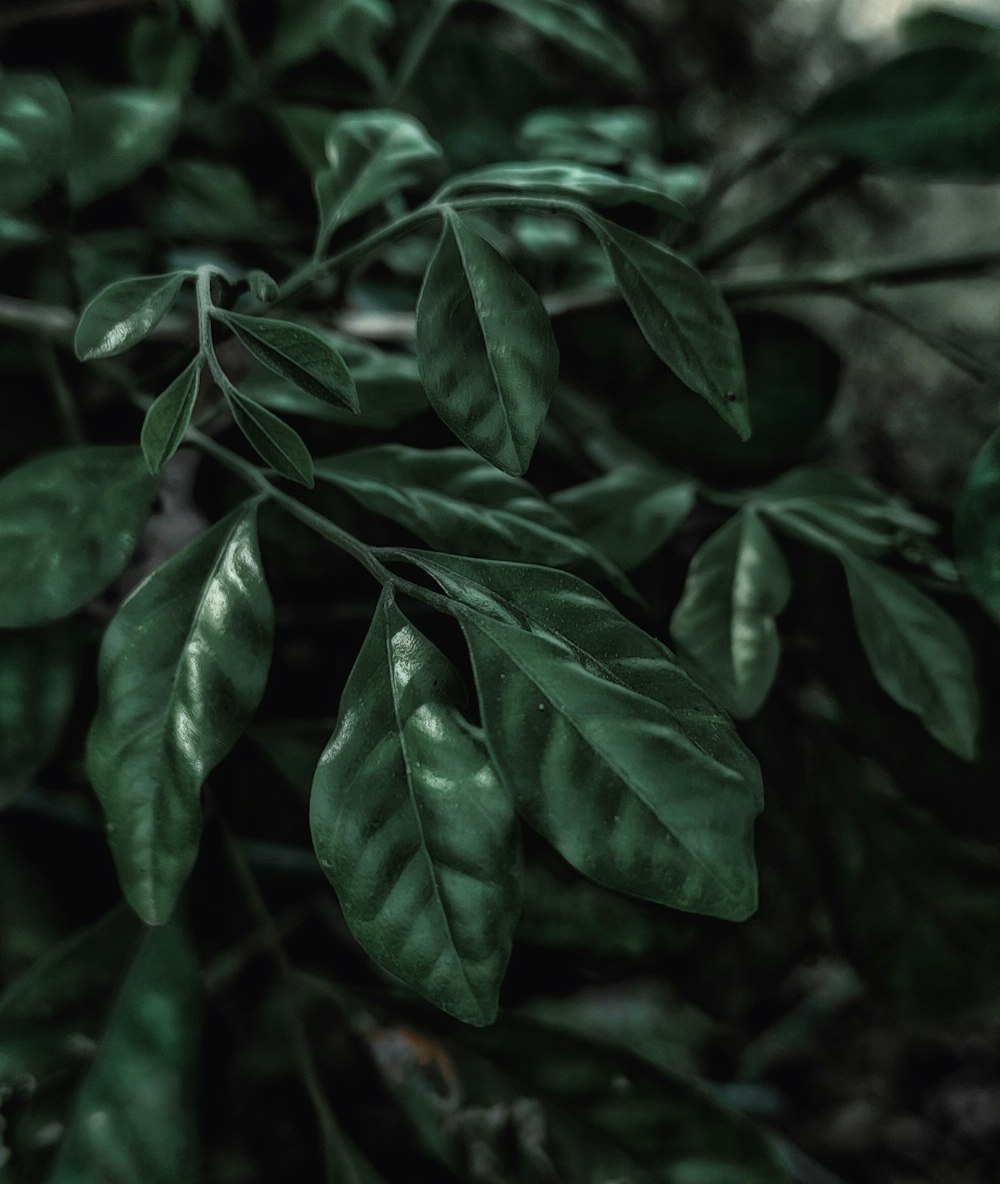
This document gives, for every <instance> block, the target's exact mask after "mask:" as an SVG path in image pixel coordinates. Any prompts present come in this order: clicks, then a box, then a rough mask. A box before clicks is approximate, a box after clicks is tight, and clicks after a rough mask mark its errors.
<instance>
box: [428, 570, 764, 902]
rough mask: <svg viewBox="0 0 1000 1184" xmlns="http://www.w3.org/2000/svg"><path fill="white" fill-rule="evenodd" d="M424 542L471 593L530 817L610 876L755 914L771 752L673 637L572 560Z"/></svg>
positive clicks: (487, 718) (451, 587) (487, 696)
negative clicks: (720, 704)
mask: <svg viewBox="0 0 1000 1184" xmlns="http://www.w3.org/2000/svg"><path fill="white" fill-rule="evenodd" d="M409 556H410V558H411V559H412V561H413V562H415V563H418V564H419V565H420V566H421V567H422V568H423V569H424V570H425V571H427V572H428V573H429V574H430V575H431V576H433V577H434V579H435V580H436V581H437V582H438V583H439V584H440V585H441V587H442V588H443V589H444V590H445V592H447V593H448V595H449V596H450V597H452V598H453V600H455V601H456V602H457V606H456V607H457V612H458V614H459V620H460V622H461V625H462V629H463V630H464V632H465V635H466V638H467V640H468V643H469V649H470V651H471V654H472V663H473V669H474V671H475V676H476V685H477V687H478V691H479V702H480V710H481V713H482V719H483V726H484V728H485V730H486V740H487V744H488V745H489V749H490V753H491V754H492V756H493V759H494V763H495V764H496V766H497V769H498V771H499V772H500V775H501V777H503V779H504V780H505V781H506V783H507V784H508V786H509V787H510V790H511V792H512V793H513V794H514V796H515V798H516V800H517V804H518V808H519V809H520V810H521V812H522V813H523V814H524V816H525V818H527V820H528V821H529V822H530V823H531V825H532V826H534V827H535V829H537V830H538V831H540V832H541V833H542V834H543V835H545V837H546V838H547V839H548V840H549V841H550V842H551V843H552V844H553V846H554V847H556V848H557V850H559V851H560V852H561V853H562V855H563V856H564V857H565V858H566V859H567V861H568V862H569V863H571V864H572V865H573V866H574V867H575V868H577V869H578V870H579V871H581V872H583V873H584V874H585V875H588V876H590V877H591V878H592V879H594V880H597V881H598V883H601V884H605V885H607V886H608V887H611V888H617V889H618V890H620V891H622V892H628V893H630V894H632V895H634V896H640V897H643V898H645V899H648V900H653V901H657V902H658V903H660V904H666V905H670V906H671V907H673V908H678V909H685V910H688V911H692V912H702V913H708V914H710V915H713V916H719V917H725V918H729V919H734V920H736V919H742V918H745V917H747V916H748V915H749V914H750V913H752V912H753V910H754V908H755V906H756V899H757V887H756V874H755V870H754V861H753V843H752V823H753V819H754V817H755V816H756V815H757V813H759V811H760V808H761V789H760V777H759V771H758V769H757V763H756V761H755V759H754V757H753V756H752V755H751V753H750V752H749V751H748V750H747V749H746V748H744V746H743V744H742V743H741V741H740V739H739V737H738V736H737V734H736V732H735V730H734V728H733V726H732V724H731V722H730V720H729V719H728V717H727V716H726V715H725V714H723V712H722V711H720V710H719V708H717V707H716V706H715V705H714V704H713V703H712V701H711V700H710V699H709V698H708V697H707V696H706V695H705V693H704V692H703V691H701V690H700V689H699V688H698V687H697V686H696V685H695V684H694V683H693V682H692V681H691V680H690V678H689V677H688V676H687V675H686V674H685V673H684V671H683V669H682V668H681V667H680V666H679V665H678V663H677V661H676V659H675V658H674V656H673V655H672V654H671V653H670V651H669V650H667V649H666V648H665V647H664V646H662V645H661V644H660V643H659V642H657V641H654V640H653V638H651V637H649V636H648V634H646V633H644V632H643V631H642V630H641V629H639V628H637V627H636V626H635V625H633V624H632V623H631V622H630V621H628V620H627V619H626V618H624V617H622V616H621V615H620V614H619V613H618V612H617V611H616V610H615V609H614V608H613V607H612V605H611V604H610V603H609V602H608V601H607V600H605V599H604V598H603V597H602V596H601V595H600V594H599V593H597V592H596V591H595V590H594V589H593V588H591V587H590V586H589V585H587V584H586V583H584V582H583V581H582V580H579V579H577V578H576V577H575V576H571V575H568V574H567V573H565V572H557V571H553V570H551V569H548V568H543V567H530V566H527V565H523V564H516V563H499V562H490V561H486V560H478V559H465V558H460V557H458V556H454V555H431V554H429V553H426V552H424V553H422V552H409Z"/></svg>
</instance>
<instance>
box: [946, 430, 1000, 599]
mask: <svg viewBox="0 0 1000 1184" xmlns="http://www.w3.org/2000/svg"><path fill="white" fill-rule="evenodd" d="M955 547H956V550H957V552H958V565H959V568H960V570H961V572H962V575H963V576H964V577H965V580H966V583H967V584H968V585H969V587H970V588H971V589H972V592H973V593H974V595H975V596H976V597H977V598H978V600H979V602H980V603H981V604H982V606H983V607H984V608H985V609H986V611H987V612H988V613H990V614H991V615H992V616H993V617H994V619H995V620H997V621H1000V431H997V432H994V433H993V435H992V436H990V438H989V439H988V440H987V441H986V443H985V444H984V445H983V447H982V449H981V451H980V453H979V455H978V456H977V457H976V459H975V461H974V462H973V465H972V468H971V469H970V470H969V475H968V476H967V477H966V479H965V485H964V487H963V489H962V492H961V495H960V496H959V499H958V505H957V506H956V508H955Z"/></svg>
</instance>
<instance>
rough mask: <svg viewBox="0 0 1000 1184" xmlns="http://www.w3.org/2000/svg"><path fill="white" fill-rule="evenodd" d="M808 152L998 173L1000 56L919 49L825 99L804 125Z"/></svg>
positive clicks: (886, 164) (932, 169)
mask: <svg viewBox="0 0 1000 1184" xmlns="http://www.w3.org/2000/svg"><path fill="white" fill-rule="evenodd" d="M794 140H795V142H796V143H797V144H800V145H801V146H802V147H804V148H811V149H814V150H815V151H817V152H825V153H829V154H831V155H835V156H843V157H850V158H855V159H857V160H860V161H863V162H864V163H865V164H868V165H871V166H874V167H875V168H880V169H888V170H893V171H902V172H910V173H918V174H924V175H929V176H941V177H956V178H962V177H968V178H970V179H976V178H982V179H992V178H994V177H996V176H997V175H998V174H1000V57H997V56H995V55H991V54H986V53H981V52H978V51H977V50H974V49H964V48H961V47H959V46H946V47H943V48H934V49H917V50H914V51H913V52H911V53H907V54H904V55H903V56H902V57H898V58H893V59H892V61H889V62H886V63H884V64H883V65H881V66H876V67H875V69H874V70H871V71H870V72H869V73H867V74H863V75H861V76H860V77H858V78H853V79H851V80H850V81H848V82H845V83H844V84H843V85H841V86H839V87H836V88H835V89H833V90H832V91H829V92H827V93H826V94H825V95H823V96H822V97H821V98H820V99H819V101H818V102H817V103H816V104H815V105H814V106H813V107H812V108H811V109H810V110H809V111H807V112H806V114H805V115H804V116H803V117H802V118H801V119H800V120H799V122H798V124H797V126H796V127H795V129H794Z"/></svg>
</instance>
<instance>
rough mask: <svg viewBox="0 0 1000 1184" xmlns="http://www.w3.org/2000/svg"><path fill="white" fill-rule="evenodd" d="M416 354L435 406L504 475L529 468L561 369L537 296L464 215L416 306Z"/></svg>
mask: <svg viewBox="0 0 1000 1184" xmlns="http://www.w3.org/2000/svg"><path fill="white" fill-rule="evenodd" d="M417 356H418V358H419V361H420V374H421V377H422V378H423V382H424V386H425V388H426V390H427V398H428V400H429V401H430V404H431V406H432V407H433V408H434V410H435V411H436V412H437V413H438V415H439V416H440V417H441V418H442V419H443V420H444V422H445V423H446V424H447V425H448V427H450V428H451V430H452V431H453V432H454V433H455V435H456V436H457V437H458V438H459V439H460V440H461V441H462V443H463V444H467V445H468V446H469V447H470V448H472V449H473V450H474V451H476V452H478V453H479V454H480V455H481V456H484V457H486V459H487V460H488V461H490V462H491V463H492V464H494V465H496V466H497V468H499V469H503V470H504V472H505V473H511V474H513V475H514V476H519V475H520V474H521V473H523V472H524V471H525V469H527V467H528V463H529V461H530V460H531V454H532V452H533V451H534V448H535V444H536V442H537V440H538V436H539V433H540V432H541V430H542V424H543V423H544V421H545V415H546V412H547V411H548V407H549V402H550V400H551V399H552V392H553V390H554V388H555V383H556V378H557V376H558V370H559V353H558V350H557V348H556V343H555V339H554V338H553V336H552V326H551V325H550V324H549V318H548V315H547V314H546V312H545V309H544V308H543V307H542V302H541V300H540V299H539V298H538V295H537V293H536V292H535V291H534V290H533V289H532V288H531V287H529V286H528V284H527V283H525V281H524V280H523V279H522V278H521V277H520V275H518V273H517V272H516V271H515V270H514V268H513V267H512V266H511V265H510V264H509V263H508V262H507V260H506V259H504V257H503V256H502V255H501V254H500V252H499V251H497V250H496V248H495V247H493V246H491V244H490V243H488V242H487V241H486V239H484V238H483V237H482V236H481V235H479V234H477V233H476V231H475V230H473V229H472V227H471V226H470V225H469V224H468V223H467V222H466V221H464V220H463V219H462V218H460V217H459V216H458V215H457V214H454V213H451V212H448V213H446V214H445V215H444V225H443V228H442V232H441V241H440V243H439V244H438V248H437V250H436V251H435V253H434V258H433V259H432V260H431V263H430V266H429V267H428V269H427V275H426V276H425V278H424V283H423V287H422V288H421V289H420V299H419V300H418V302H417Z"/></svg>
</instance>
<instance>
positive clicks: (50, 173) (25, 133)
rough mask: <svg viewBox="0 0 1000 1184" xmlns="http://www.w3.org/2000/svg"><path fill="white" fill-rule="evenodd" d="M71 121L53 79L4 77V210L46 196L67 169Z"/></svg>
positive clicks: (0, 161)
mask: <svg viewBox="0 0 1000 1184" xmlns="http://www.w3.org/2000/svg"><path fill="white" fill-rule="evenodd" d="M71 123H72V114H71V112H70V107H69V100H68V99H67V98H66V95H65V93H64V92H63V89H62V87H61V86H60V85H59V83H58V82H56V80H55V79H54V78H50V77H49V76H48V75H47V74H21V73H11V74H4V75H2V76H0V210H5V211H6V210H9V211H17V210H21V209H23V208H24V207H25V206H27V205H30V204H31V203H32V202H33V201H34V200H35V198H36V197H40V196H41V194H42V193H44V192H45V190H46V188H47V187H48V185H49V182H50V181H51V180H52V178H53V177H54V176H55V175H56V174H57V173H59V172H60V171H61V170H62V168H63V167H64V165H65V162H66V152H67V148H68V145H69V137H70V127H71Z"/></svg>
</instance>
